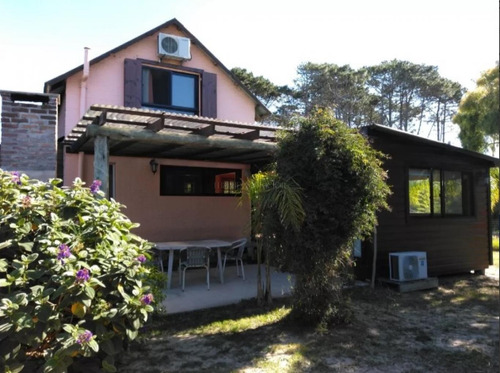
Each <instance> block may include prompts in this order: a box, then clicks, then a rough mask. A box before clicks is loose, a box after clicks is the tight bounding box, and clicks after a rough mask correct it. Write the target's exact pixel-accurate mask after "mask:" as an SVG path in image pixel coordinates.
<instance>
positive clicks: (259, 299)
mask: <svg viewBox="0 0 500 373" xmlns="http://www.w3.org/2000/svg"><path fill="white" fill-rule="evenodd" d="M261 264H262V239H261V238H257V304H258V305H259V306H260V305H262V303H263V301H264V292H263V289H262V273H261V270H260V267H261Z"/></svg>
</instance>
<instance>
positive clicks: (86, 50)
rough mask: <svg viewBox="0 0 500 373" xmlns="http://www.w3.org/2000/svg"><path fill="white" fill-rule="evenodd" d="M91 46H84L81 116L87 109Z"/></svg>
mask: <svg viewBox="0 0 500 373" xmlns="http://www.w3.org/2000/svg"><path fill="white" fill-rule="evenodd" d="M89 49H90V48H89V47H85V48H83V73H82V80H81V82H80V118H81V117H83V115H84V114H85V112H86V111H87V80H88V78H89V70H90V66H89Z"/></svg>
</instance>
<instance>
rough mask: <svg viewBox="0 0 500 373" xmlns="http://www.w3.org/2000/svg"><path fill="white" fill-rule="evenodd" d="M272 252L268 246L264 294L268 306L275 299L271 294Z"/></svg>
mask: <svg viewBox="0 0 500 373" xmlns="http://www.w3.org/2000/svg"><path fill="white" fill-rule="evenodd" d="M270 256H271V254H270V250H269V246H267V245H266V291H265V292H264V301H265V303H266V304H267V305H271V304H272V303H273V298H272V294H271V264H270V263H271V260H270V258H269V257H270Z"/></svg>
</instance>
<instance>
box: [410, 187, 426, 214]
mask: <svg viewBox="0 0 500 373" xmlns="http://www.w3.org/2000/svg"><path fill="white" fill-rule="evenodd" d="M409 198H410V214H430V213H431V204H430V201H431V193H430V189H429V180H413V181H410V185H409Z"/></svg>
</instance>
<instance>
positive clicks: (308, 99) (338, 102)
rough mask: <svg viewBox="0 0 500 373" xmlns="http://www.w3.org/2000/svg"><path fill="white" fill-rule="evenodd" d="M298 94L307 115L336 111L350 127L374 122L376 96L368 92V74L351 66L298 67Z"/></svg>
mask: <svg viewBox="0 0 500 373" xmlns="http://www.w3.org/2000/svg"><path fill="white" fill-rule="evenodd" d="M297 71H298V79H297V81H296V84H297V88H296V89H297V91H298V92H300V100H301V101H302V104H303V113H304V114H305V115H309V114H310V113H311V112H312V110H314V108H315V107H323V108H328V109H330V110H332V112H333V113H334V115H335V118H337V119H339V120H341V121H343V122H344V123H346V124H347V125H349V127H359V126H361V125H363V124H366V123H367V122H369V121H370V119H371V115H370V114H371V111H370V109H371V105H370V102H371V99H372V96H371V95H370V94H369V92H368V88H367V84H366V83H367V79H368V75H367V71H366V70H365V69H360V70H354V69H353V68H351V67H350V66H349V65H344V66H338V65H335V64H328V63H323V64H315V63H311V62H308V63H305V64H302V65H300V66H299V67H298V69H297Z"/></svg>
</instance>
